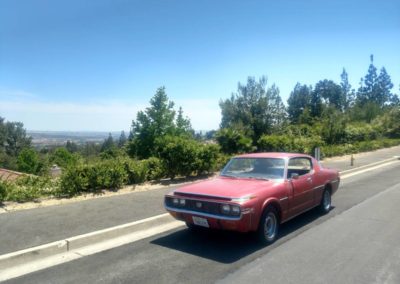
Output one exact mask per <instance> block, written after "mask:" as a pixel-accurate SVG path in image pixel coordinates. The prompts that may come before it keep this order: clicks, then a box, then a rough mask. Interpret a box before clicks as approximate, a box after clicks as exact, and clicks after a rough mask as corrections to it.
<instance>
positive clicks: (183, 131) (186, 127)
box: [176, 107, 194, 137]
mask: <svg viewBox="0 0 400 284" xmlns="http://www.w3.org/2000/svg"><path fill="white" fill-rule="evenodd" d="M193 133H194V131H193V128H192V124H191V123H190V119H189V118H188V117H184V116H183V110H182V107H179V110H178V116H177V117H176V134H177V135H185V136H189V137H192V136H193Z"/></svg>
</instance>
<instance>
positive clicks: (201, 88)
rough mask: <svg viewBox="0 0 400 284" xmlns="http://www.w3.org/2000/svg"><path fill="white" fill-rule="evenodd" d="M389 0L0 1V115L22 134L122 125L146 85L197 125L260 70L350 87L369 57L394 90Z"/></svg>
mask: <svg viewBox="0 0 400 284" xmlns="http://www.w3.org/2000/svg"><path fill="white" fill-rule="evenodd" d="M399 50H400V1H399V0H397V1H394V0H366V1H360V0H355V1H352V0H347V1H345V0H330V1H322V0H320V1H317V0H304V1H300V0H283V1H266V0H265V1H255V0H253V1H252V0H248V1H244V0H243V1H234V0H229V1H228V0H219V1H215V0H214V1H211V0H207V1H206V0H204V1H189V0H180V1H178V0H159V1H154V0H142V1H135V0H130V1H128V0H92V1H83V0H68V1H64V0H59V1H52V0H40V1H39V0H36V1H33V0H19V1H15V0H2V1H1V2H0V116H2V117H5V118H6V119H7V120H10V121H22V122H23V123H24V125H25V127H26V128H28V129H31V130H95V131H119V130H122V129H124V130H128V129H129V127H130V124H131V120H132V119H133V118H135V117H136V112H137V111H138V110H141V109H144V108H145V107H147V106H148V101H149V100H150V98H151V97H152V96H153V95H154V93H155V91H156V89H157V88H158V87H160V86H165V87H166V91H167V94H168V96H169V97H170V99H171V100H173V101H174V102H175V103H176V105H177V106H182V107H183V110H184V112H185V114H186V115H187V116H188V117H189V118H190V119H191V121H192V124H193V126H194V128H195V129H197V130H207V129H215V128H218V125H219V123H220V109H219V106H218V102H219V100H220V99H225V98H228V97H229V96H230V94H231V93H232V92H234V91H236V89H237V83H238V82H243V83H244V82H245V81H246V79H247V77H248V76H255V77H260V76H262V75H266V76H267V77H268V79H269V84H270V85H271V84H272V83H275V84H276V85H277V86H278V87H279V88H280V91H281V96H282V98H283V100H284V101H285V102H286V100H287V98H288V96H289V94H290V91H291V90H292V89H293V87H294V85H295V84H296V82H300V83H303V84H313V85H314V84H315V83H316V82H318V81H319V80H322V79H332V80H335V81H336V82H339V80H340V73H341V71H342V68H343V67H345V68H346V70H347V72H348V73H349V77H350V82H351V83H352V85H353V87H354V88H358V85H359V81H360V78H361V77H362V76H364V75H365V73H366V71H367V68H368V64H369V55H370V54H374V56H375V65H376V66H377V67H378V68H381V67H382V66H384V67H385V68H386V70H387V71H388V73H389V75H390V76H391V78H392V81H393V83H394V84H395V87H394V90H393V91H394V92H395V93H399V84H400V52H399Z"/></svg>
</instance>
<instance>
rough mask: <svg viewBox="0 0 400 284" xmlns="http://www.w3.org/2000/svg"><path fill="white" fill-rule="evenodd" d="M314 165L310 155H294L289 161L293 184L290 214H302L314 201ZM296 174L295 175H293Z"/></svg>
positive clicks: (289, 177)
mask: <svg viewBox="0 0 400 284" xmlns="http://www.w3.org/2000/svg"><path fill="white" fill-rule="evenodd" d="M313 173H314V171H313V165H312V162H311V159H310V158H308V157H294V158H291V159H290V160H289V163H288V179H289V180H290V183H291V184H292V196H291V197H292V198H291V199H290V202H289V206H290V210H289V212H291V214H290V215H297V214H300V213H302V212H304V211H306V210H307V209H309V208H311V207H312V206H313V203H314V180H313ZM293 174H294V175H293Z"/></svg>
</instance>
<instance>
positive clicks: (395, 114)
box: [373, 107, 400, 138]
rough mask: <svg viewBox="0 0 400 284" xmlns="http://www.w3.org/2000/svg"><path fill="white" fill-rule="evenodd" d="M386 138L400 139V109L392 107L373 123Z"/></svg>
mask: <svg viewBox="0 0 400 284" xmlns="http://www.w3.org/2000/svg"><path fill="white" fill-rule="evenodd" d="M373 125H374V126H375V127H376V128H378V129H379V130H380V131H381V132H382V133H383V134H384V135H385V136H386V137H389V138H400V107H394V108H392V109H391V110H390V111H388V112H386V113H385V114H383V115H382V116H380V117H377V118H376V119H375V120H374V121H373Z"/></svg>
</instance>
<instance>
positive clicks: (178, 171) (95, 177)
mask: <svg viewBox="0 0 400 284" xmlns="http://www.w3.org/2000/svg"><path fill="white" fill-rule="evenodd" d="M320 142H321V141H320V139H319V138H318V137H314V138H308V139H306V138H304V137H296V138H294V139H289V138H287V137H284V136H263V137H262V138H261V139H260V141H259V144H260V148H259V151H288V152H303V153H311V151H312V150H311V149H313V147H314V146H316V145H318V144H319V143H320ZM159 143H160V144H159V145H160V157H159V158H156V157H151V158H148V159H144V160H136V159H131V158H128V157H118V158H114V159H109V160H102V161H98V162H92V163H90V164H78V165H75V166H71V167H68V168H66V169H64V171H63V174H62V176H61V177H60V178H58V179H51V178H49V177H37V176H32V175H26V176H23V177H21V178H19V179H17V180H15V181H1V180H0V202H3V201H15V202H27V201H34V200H36V199H38V198H42V197H72V196H75V195H78V194H82V193H94V192H97V191H99V190H103V189H108V190H117V189H119V188H121V187H122V186H124V185H133V184H139V183H143V182H146V181H155V180H160V179H162V178H165V177H170V178H174V177H176V176H182V177H185V176H190V175H199V174H204V173H211V172H215V171H216V170H218V169H221V168H222V167H223V166H224V165H225V163H226V162H227V161H228V160H229V158H230V156H229V155H223V154H221V152H220V148H219V146H218V145H215V144H201V145H200V144H197V143H198V142H196V141H193V140H191V141H187V140H185V139H179V138H178V139H177V138H174V137H171V138H167V139H165V140H164V141H162V143H161V142H159ZM161 145H162V146H161ZM396 145H400V139H377V140H372V141H360V142H354V143H352V144H350V143H347V144H340V145H323V146H321V152H322V155H323V157H332V156H340V155H345V154H353V153H358V152H364V151H371V150H377V149H380V148H387V147H392V146H396Z"/></svg>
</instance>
